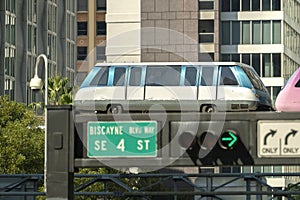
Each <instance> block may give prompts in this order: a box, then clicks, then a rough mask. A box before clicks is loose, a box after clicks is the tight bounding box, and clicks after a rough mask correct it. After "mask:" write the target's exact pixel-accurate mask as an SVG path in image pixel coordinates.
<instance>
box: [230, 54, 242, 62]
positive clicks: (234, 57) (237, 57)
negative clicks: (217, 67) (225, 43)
mask: <svg viewBox="0 0 300 200" xmlns="http://www.w3.org/2000/svg"><path fill="white" fill-rule="evenodd" d="M231 61H233V62H240V61H241V60H240V54H232V55H231Z"/></svg>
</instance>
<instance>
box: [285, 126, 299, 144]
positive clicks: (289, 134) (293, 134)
mask: <svg viewBox="0 0 300 200" xmlns="http://www.w3.org/2000/svg"><path fill="white" fill-rule="evenodd" d="M297 132H298V131H296V130H294V129H291V132H289V133H288V134H287V135H286V136H285V140H284V144H285V145H287V144H288V138H289V137H290V136H291V135H292V136H293V137H295V135H296V133H297Z"/></svg>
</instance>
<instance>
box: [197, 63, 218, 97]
mask: <svg viewBox="0 0 300 200" xmlns="http://www.w3.org/2000/svg"><path fill="white" fill-rule="evenodd" d="M217 77H218V70H217V67H215V66H202V67H201V68H200V83H199V88H198V100H204V101H212V100H216V98H217V86H216V82H217Z"/></svg>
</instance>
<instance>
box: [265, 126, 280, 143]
mask: <svg viewBox="0 0 300 200" xmlns="http://www.w3.org/2000/svg"><path fill="white" fill-rule="evenodd" d="M276 132H277V130H276V131H274V130H272V129H270V132H269V133H267V134H266V136H265V138H264V145H267V139H268V137H269V136H272V137H274V135H275V134H276Z"/></svg>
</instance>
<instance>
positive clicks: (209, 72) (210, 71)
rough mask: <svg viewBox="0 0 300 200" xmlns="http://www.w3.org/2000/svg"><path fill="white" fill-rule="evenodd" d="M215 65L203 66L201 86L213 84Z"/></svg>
mask: <svg viewBox="0 0 300 200" xmlns="http://www.w3.org/2000/svg"><path fill="white" fill-rule="evenodd" d="M214 69H215V68H214V67H202V73H201V84H200V85H201V86H212V85H213V81H214Z"/></svg>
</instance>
